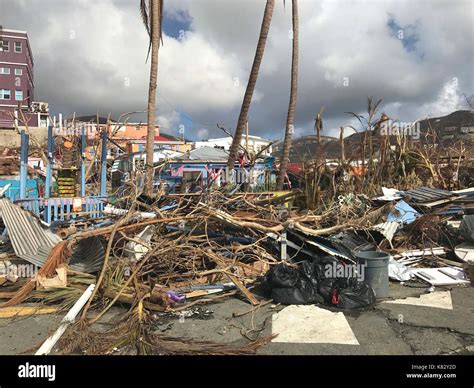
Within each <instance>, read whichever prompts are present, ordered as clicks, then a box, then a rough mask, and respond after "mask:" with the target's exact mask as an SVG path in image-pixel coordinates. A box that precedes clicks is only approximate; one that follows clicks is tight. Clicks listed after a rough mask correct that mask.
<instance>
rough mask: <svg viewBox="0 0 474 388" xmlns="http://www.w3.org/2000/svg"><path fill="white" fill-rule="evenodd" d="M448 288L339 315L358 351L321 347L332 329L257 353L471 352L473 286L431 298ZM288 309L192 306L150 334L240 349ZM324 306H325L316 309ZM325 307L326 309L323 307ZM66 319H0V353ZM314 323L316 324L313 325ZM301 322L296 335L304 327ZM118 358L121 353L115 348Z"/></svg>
mask: <svg viewBox="0 0 474 388" xmlns="http://www.w3.org/2000/svg"><path fill="white" fill-rule="evenodd" d="M446 290H449V291H450V292H449V297H450V303H451V305H452V309H451V308H446V307H444V308H440V307H433V306H419V305H413V304H391V303H384V301H379V302H378V303H377V304H375V305H374V306H371V307H370V308H367V309H363V310H351V311H343V314H344V317H345V319H346V320H347V323H348V326H349V327H350V331H352V334H353V335H354V336H355V338H356V339H357V342H358V343H359V344H358V345H347V344H339V343H324V342H325V341H326V338H327V342H332V341H334V338H330V337H331V336H332V335H333V334H335V333H333V331H331V325H330V324H329V325H328V327H326V328H325V329H326V330H325V334H324V335H323V337H324V336H326V337H324V338H323V339H322V340H321V339H319V342H321V343H311V340H310V338H309V337H308V341H305V338H304V336H303V337H302V339H300V340H299V342H297V343H282V342H270V343H267V344H266V345H264V346H262V347H261V348H259V349H258V351H257V354H262V355H325V354H326V355H445V354H474V324H473V322H474V288H473V287H452V288H436V290H435V295H436V293H442V292H445V291H446ZM428 294H429V291H428V289H427V288H425V287H422V288H411V287H406V286H402V285H400V284H397V283H391V285H390V298H388V300H394V299H397V300H400V299H404V298H407V297H415V298H418V297H419V296H420V295H428ZM285 307H286V306H280V305H272V304H267V305H265V306H262V307H260V308H258V309H257V310H256V311H254V312H253V313H248V314H245V315H243V316H240V317H234V316H233V315H234V314H241V313H244V312H248V311H250V310H251V309H252V306H251V305H250V304H249V303H248V302H246V301H245V299H240V298H236V297H233V298H229V299H226V300H223V301H222V302H219V303H213V304H207V305H201V306H199V307H194V308H192V309H191V312H192V314H191V313H190V312H187V313H184V314H181V316H170V315H160V314H156V315H155V316H154V322H155V324H154V329H155V330H156V331H157V332H160V333H165V334H166V335H168V336H172V337H185V338H191V339H195V340H205V341H212V342H218V343H226V344H229V345H232V346H240V345H243V344H246V343H248V342H249V341H250V340H252V339H257V338H262V337H265V336H268V335H271V334H278V333H275V332H274V331H273V330H272V329H273V328H272V326H273V325H272V319H273V318H272V316H274V315H275V314H278V313H279V312H280V311H282V310H283V309H284V308H285ZM319 307H323V306H319ZM326 309H327V308H326ZM329 310H331V311H333V312H338V311H339V312H340V310H337V309H329ZM125 311H126V310H125V309H124V308H120V307H114V308H113V309H112V310H111V311H110V314H107V316H106V317H105V322H104V325H102V329H103V330H107V328H108V327H110V326H111V325H113V324H114V322H117V320H118V319H120V317H121V316H122V315H123V314H124V312H125ZM62 317H63V315H58V314H53V315H38V316H29V317H26V318H25V317H21V318H15V319H0V339H1V340H0V354H4V355H8V354H33V353H34V349H35V347H37V346H39V345H40V344H41V343H42V342H43V341H44V340H45V339H46V338H47V336H48V335H49V334H51V333H52V332H54V330H55V329H56V328H57V326H58V325H59V322H60V321H61V319H62ZM313 323H314V322H313ZM302 325H305V323H301V322H299V321H298V320H296V322H295V325H294V326H295V330H299V329H300V328H302ZM118 353H119V354H120V349H119V350H118Z"/></svg>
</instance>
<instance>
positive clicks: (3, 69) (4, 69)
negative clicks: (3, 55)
mask: <svg viewBox="0 0 474 388" xmlns="http://www.w3.org/2000/svg"><path fill="white" fill-rule="evenodd" d="M0 74H10V68H9V67H0Z"/></svg>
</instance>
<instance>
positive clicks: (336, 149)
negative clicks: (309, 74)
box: [273, 110, 474, 163]
mask: <svg viewBox="0 0 474 388" xmlns="http://www.w3.org/2000/svg"><path fill="white" fill-rule="evenodd" d="M408 131H409V134H410V135H411V136H412V141H414V142H422V143H431V142H432V141H433V137H434V136H433V132H434V133H435V134H436V142H437V143H439V144H441V145H443V146H448V145H449V144H452V143H453V142H456V141H460V140H463V141H464V142H465V143H466V145H468V146H469V145H474V111H469V110H459V111H456V112H453V113H450V114H449V115H446V116H442V117H435V118H430V119H424V120H420V121H419V123H418V124H417V125H416V126H415V127H413V128H412V129H410V130H408ZM364 134H365V132H357V133H353V134H352V135H350V136H347V137H346V138H345V139H344V145H345V146H344V148H345V156H346V158H351V157H352V158H354V157H358V156H359V155H361V146H362V140H363V137H364ZM380 139H381V133H380V130H379V129H375V130H374V131H373V144H374V147H375V148H377V147H378V146H379V143H380ZM391 143H392V144H395V136H391ZM282 146H283V142H279V143H277V144H275V145H274V146H273V155H274V156H277V157H279V156H280V155H281V149H282ZM320 153H324V155H325V158H326V159H339V157H340V155H341V145H340V142H339V139H338V138H334V137H329V136H321V144H318V140H317V137H316V135H308V136H302V137H299V138H296V139H293V142H292V148H291V152H290V161H291V162H292V163H301V162H302V161H304V160H308V159H312V158H314V157H315V156H316V155H318V154H320Z"/></svg>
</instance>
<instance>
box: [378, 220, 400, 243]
mask: <svg viewBox="0 0 474 388" xmlns="http://www.w3.org/2000/svg"><path fill="white" fill-rule="evenodd" d="M399 226H400V224H399V223H398V222H396V221H387V222H383V223H381V224H377V225H374V226H372V229H373V230H376V231H377V232H379V233H380V234H382V235H383V236H384V237H385V238H386V239H387V240H388V241H389V242H390V244H391V243H392V239H393V236H394V235H395V233H396V232H397V229H398V227H399Z"/></svg>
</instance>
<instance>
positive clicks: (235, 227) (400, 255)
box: [0, 188, 474, 354]
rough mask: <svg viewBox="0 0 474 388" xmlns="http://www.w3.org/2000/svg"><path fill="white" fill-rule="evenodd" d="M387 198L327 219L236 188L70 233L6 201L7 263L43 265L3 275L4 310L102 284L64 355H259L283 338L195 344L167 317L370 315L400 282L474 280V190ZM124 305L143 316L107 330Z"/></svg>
mask: <svg viewBox="0 0 474 388" xmlns="http://www.w3.org/2000/svg"><path fill="white" fill-rule="evenodd" d="M381 194H383V195H381V196H378V197H374V198H369V197H367V196H365V195H356V194H348V195H341V196H339V198H338V200H337V201H334V202H333V203H332V204H330V206H328V207H326V208H325V209H324V210H322V211H320V212H312V211H308V210H295V209H292V208H291V207H289V206H288V201H289V200H291V199H292V197H297V196H299V195H301V193H300V192H299V191H294V192H292V194H291V195H286V196H283V197H276V198H269V197H268V196H267V195H265V194H262V195H256V194H255V193H254V194H249V193H240V194H238V193H233V192H230V193H229V192H226V191H225V189H221V190H214V191H210V192H202V193H200V194H197V195H196V194H194V193H189V194H183V195H163V196H161V197H158V199H157V200H155V201H153V200H150V199H149V198H148V200H146V199H144V198H143V196H141V197H139V198H134V199H133V201H131V199H130V198H124V199H122V200H119V201H118V202H117V203H116V204H115V205H114V206H111V205H108V207H107V208H106V210H105V212H104V217H105V219H102V220H94V222H91V221H89V222H86V221H84V219H81V218H79V219H75V220H73V221H69V224H67V223H66V224H62V225H60V228H58V226H49V227H48V226H45V225H44V224H43V223H42V222H41V221H40V220H39V219H38V218H36V217H35V216H34V215H33V214H32V213H29V212H27V211H25V210H23V209H21V208H19V207H18V206H17V205H15V204H12V203H11V202H10V201H9V200H7V199H1V200H0V211H1V214H2V222H3V225H4V227H5V228H6V231H7V232H6V233H4V234H5V235H6V236H8V237H6V236H5V237H4V240H3V247H2V250H3V253H2V260H5V259H8V260H9V262H12V261H17V262H22V263H29V264H33V265H35V266H37V267H40V269H39V271H38V272H37V273H36V274H35V276H34V277H32V278H30V279H24V278H22V277H18V276H17V277H16V278H15V279H12V277H11V276H8V277H7V276H5V274H3V275H2V274H1V273H0V279H2V282H1V283H0V284H2V288H1V289H0V298H3V299H5V302H4V303H3V304H2V305H0V307H1V308H11V307H12V306H15V305H18V304H19V303H21V302H25V301H26V302H41V303H42V304H44V305H48V306H54V307H55V308H56V310H55V311H57V310H60V309H69V308H71V307H72V306H73V305H75V304H76V302H77V300H78V299H79V298H80V297H81V295H83V294H84V292H85V291H86V289H89V290H90V287H91V286H92V285H93V287H92V290H90V291H89V293H90V296H89V297H88V298H87V300H86V302H84V304H85V306H84V307H83V310H82V313H81V315H80V318H79V320H78V322H77V323H75V324H73V325H72V327H73V328H76V329H77V330H73V329H70V330H67V331H66V334H65V336H64V338H63V340H61V341H60V342H59V349H62V351H64V352H77V351H85V352H87V353H94V354H102V353H110V352H113V349H114V348H126V347H127V346H131V345H135V346H136V347H137V348H139V350H138V351H139V352H141V353H157V352H158V353H182V352H185V353H186V352H188V351H187V350H186V349H188V350H189V352H190V353H207V354H214V353H215V354H220V353H229V352H230V353H232V352H236V353H240V352H251V351H254V350H255V349H256V347H257V346H260V345H261V344H263V343H265V342H266V341H269V340H270V338H261V339H259V340H258V341H256V342H252V343H251V344H249V345H248V346H247V347H245V348H231V349H229V347H225V348H222V347H219V346H218V345H215V344H210V343H193V345H192V346H191V345H190V344H191V342H190V341H189V340H187V339H172V338H169V337H163V336H162V334H156V333H155V332H154V331H153V330H152V327H153V325H152V322H153V321H154V319H156V317H157V315H156V314H160V313H171V314H179V313H180V312H182V313H186V312H189V311H190V309H192V308H195V307H196V305H200V304H204V303H209V302H214V301H218V300H223V299H225V298H228V297H238V298H241V299H243V300H245V301H247V302H249V303H250V304H251V305H252V306H254V307H255V306H260V305H262V304H263V303H267V300H273V301H274V303H281V304H319V305H320V306H331V307H333V308H340V309H350V308H363V307H367V306H370V305H372V304H373V303H375V302H376V299H379V298H381V297H385V296H386V295H383V294H382V292H381V291H380V290H382V289H383V287H387V289H388V276H390V278H391V279H392V280H397V281H401V282H405V283H407V284H408V283H409V282H417V283H418V284H425V285H426V286H427V287H428V286H438V285H462V284H468V283H469V281H468V279H467V277H466V275H465V272H464V270H463V269H464V266H465V264H466V263H465V262H464V261H466V262H467V261H469V260H471V257H472V252H473V245H472V243H473V241H472V234H473V229H472V224H473V222H472V217H473V216H469V215H467V216H464V220H463V221H462V222H461V219H462V218H461V217H462V214H464V213H466V212H467V211H468V209H470V208H471V206H472V205H471V201H472V198H474V190H467V191H466V190H464V191H463V192H449V191H443V192H440V191H438V190H432V189H427V188H421V189H417V190H412V191H407V192H400V191H397V190H393V189H392V190H390V189H385V188H384V189H383V192H382V193H381ZM457 228H459V230H458V229H457ZM456 247H458V248H459V249H458V248H456ZM377 251H379V252H382V253H383V252H385V253H383V254H382V255H381V256H382V258H384V259H385V261H384V262H383V264H380V263H382V262H377V265H375V266H374V265H371V264H370V263H369V262H370V260H369V259H370V257H371V256H370V255H373V254H374V252H377ZM363 253H366V254H368V256H367V255H365V256H364V254H363ZM462 253H463V254H464V255H462ZM362 257H365V259H364V260H365V261H364V260H361V258H362ZM367 257H368V258H369V259H367ZM389 258H390V260H389ZM463 260H464V261H463ZM3 263H6V261H3ZM367 263H369V264H367ZM372 264H373V263H372ZM3 267H5V268H6V266H5V264H4V266H3ZM374 271H376V272H374ZM384 271H385V272H384ZM4 272H5V271H4ZM371 273H372V274H373V273H376V274H377V279H378V280H376V281H374V280H373V276H372V277H371V275H370V274H371ZM379 275H380V276H379ZM384 276H386V277H387V279H386V284H383V283H384V280H383V278H384ZM88 287H89V288H88ZM115 304H118V305H122V306H128V309H129V312H128V313H127V314H125V315H124V316H123V317H122V319H121V321H120V322H119V323H118V324H117V325H116V326H115V327H114V328H113V329H112V330H111V331H107V332H106V333H104V332H100V331H94V330H93V329H92V326H93V324H95V323H97V322H100V321H101V319H102V318H103V317H104V315H105V314H106V313H107V312H108V311H109V310H110V308H111V307H112V306H113V305H115ZM80 309H81V308H79V310H80ZM77 313H79V311H77ZM69 324H70V323H68V325H69ZM64 330H66V329H64ZM144 338H146V341H145V340H144ZM117 343H120V346H117Z"/></svg>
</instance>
